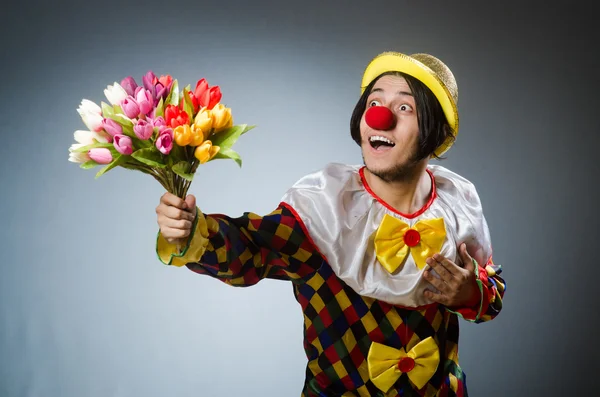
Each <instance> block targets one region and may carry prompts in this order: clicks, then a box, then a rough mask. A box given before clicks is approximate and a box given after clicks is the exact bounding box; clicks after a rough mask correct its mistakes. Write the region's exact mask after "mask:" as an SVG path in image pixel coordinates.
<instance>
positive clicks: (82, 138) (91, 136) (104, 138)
mask: <svg viewBox="0 0 600 397" xmlns="http://www.w3.org/2000/svg"><path fill="white" fill-rule="evenodd" d="M73 137H74V138H75V140H76V141H77V142H78V143H80V144H82V145H91V144H92V143H96V142H101V143H108V142H109V135H108V134H106V133H105V132H104V131H100V132H95V131H84V130H77V131H75V133H74V134H73ZM94 140H96V142H95V141H94Z"/></svg>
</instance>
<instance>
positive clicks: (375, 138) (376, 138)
mask: <svg viewBox="0 0 600 397" xmlns="http://www.w3.org/2000/svg"><path fill="white" fill-rule="evenodd" d="M369 140H370V141H371V142H375V141H380V142H385V143H387V144H389V145H394V142H392V141H390V140H389V139H387V138H386V137H384V136H379V135H373V136H372V137H370V138H369Z"/></svg>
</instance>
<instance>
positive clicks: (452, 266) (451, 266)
mask: <svg viewBox="0 0 600 397" xmlns="http://www.w3.org/2000/svg"><path fill="white" fill-rule="evenodd" d="M433 259H435V260H436V262H438V263H440V264H441V265H442V266H443V267H444V269H446V270H447V271H448V273H450V275H452V276H456V275H457V274H460V270H461V268H460V266H458V265H457V264H456V263H454V262H452V261H451V260H450V259H448V258H446V257H445V256H442V255H440V254H434V255H433Z"/></svg>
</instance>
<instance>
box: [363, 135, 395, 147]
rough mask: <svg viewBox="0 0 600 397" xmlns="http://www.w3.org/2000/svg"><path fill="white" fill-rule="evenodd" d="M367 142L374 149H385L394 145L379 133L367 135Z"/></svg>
mask: <svg viewBox="0 0 600 397" xmlns="http://www.w3.org/2000/svg"><path fill="white" fill-rule="evenodd" d="M369 143H370V144H371V147H372V148H373V149H375V150H387V149H391V148H393V147H394V146H396V144H395V143H394V142H392V141H390V140H389V139H388V138H386V137H384V136H380V135H373V136H371V137H369Z"/></svg>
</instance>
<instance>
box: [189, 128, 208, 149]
mask: <svg viewBox="0 0 600 397" xmlns="http://www.w3.org/2000/svg"><path fill="white" fill-rule="evenodd" d="M204 139H205V136H204V131H202V129H201V128H200V127H198V126H196V124H194V125H192V141H191V143H190V145H191V146H200V145H201V144H202V142H204Z"/></svg>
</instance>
